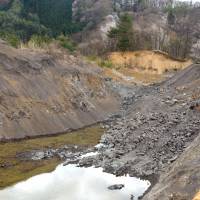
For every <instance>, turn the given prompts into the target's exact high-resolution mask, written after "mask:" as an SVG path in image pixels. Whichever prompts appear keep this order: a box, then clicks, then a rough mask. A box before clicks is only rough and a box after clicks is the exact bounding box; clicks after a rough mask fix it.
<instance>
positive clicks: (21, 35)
mask: <svg viewBox="0 0 200 200" xmlns="http://www.w3.org/2000/svg"><path fill="white" fill-rule="evenodd" d="M81 27H82V24H79V23H76V24H75V23H72V0H59V1H54V0H42V1H40V0H11V1H9V0H1V1H0V36H1V37H3V38H4V39H7V40H9V41H10V42H11V43H12V44H13V45H14V46H16V45H17V43H18V42H19V40H20V41H23V42H26V41H28V40H30V38H31V37H32V36H33V35H39V36H48V37H57V36H59V35H61V34H64V35H67V34H71V33H74V32H77V31H79V30H80V29H81Z"/></svg>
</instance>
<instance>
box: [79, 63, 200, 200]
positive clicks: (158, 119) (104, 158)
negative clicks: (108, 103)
mask: <svg viewBox="0 0 200 200" xmlns="http://www.w3.org/2000/svg"><path fill="white" fill-rule="evenodd" d="M199 98H200V65H192V66H190V67H189V68H186V69H185V70H183V71H181V72H179V73H178V74H177V75H175V76H174V77H172V78H171V79H169V80H168V81H166V82H164V83H162V84H159V85H152V86H148V87H145V88H144V87H141V88H140V90H138V91H136V92H135V95H134V97H133V98H132V99H131V98H129V99H127V100H126V101H125V102H124V107H123V112H121V116H118V117H117V118H116V117H114V118H112V119H110V121H109V122H108V123H107V124H106V125H105V127H106V128H107V131H106V132H105V134H104V135H103V137H102V139H101V143H103V144H104V145H105V146H104V147H103V148H102V149H100V150H99V155H98V156H95V157H88V158H85V159H82V160H81V161H80V162H79V165H80V166H85V165H86V166H89V165H95V166H102V167H103V168H104V170H105V171H107V172H110V173H114V174H116V175H118V176H119V175H123V174H127V173H129V174H130V175H131V176H139V177H144V178H148V179H150V180H151V181H152V184H154V183H156V182H157V181H159V182H158V183H157V184H156V185H155V187H153V189H152V190H151V191H150V192H149V193H148V195H147V196H145V198H144V199H149V200H153V199H170V198H172V197H173V195H174V196H175V197H176V195H178V196H179V197H180V199H181V198H182V199H186V200H189V199H191V198H192V197H193V196H194V195H195V193H196V192H197V191H198V189H199V188H200V182H199V180H200V174H199V171H200V170H199V163H200V160H199V159H200V157H199V155H200V154H199V150H198V149H200V146H199V145H200V143H199V132H200V109H199V106H200V102H199ZM159 177H160V178H159ZM175 197H174V198H172V199H178V198H175Z"/></svg>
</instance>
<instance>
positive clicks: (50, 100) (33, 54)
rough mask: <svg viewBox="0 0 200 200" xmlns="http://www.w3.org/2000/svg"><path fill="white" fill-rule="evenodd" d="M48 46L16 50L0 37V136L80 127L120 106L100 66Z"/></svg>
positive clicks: (43, 132) (93, 121) (10, 137)
mask: <svg viewBox="0 0 200 200" xmlns="http://www.w3.org/2000/svg"><path fill="white" fill-rule="evenodd" d="M49 51H50V52H49V53H46V52H44V51H41V50H40V51H39V50H37V51H36V50H29V49H24V50H23V49H22V50H17V49H14V48H11V47H9V46H7V45H6V44H5V43H4V42H2V41H0V140H4V139H16V138H24V137H32V136H38V135H46V134H48V135H50V134H54V133H61V132H65V131H67V130H70V129H77V128H81V127H84V126H87V125H90V124H94V123H96V122H98V121H102V120H104V119H106V118H107V117H108V116H109V115H110V114H111V113H113V112H115V111H117V109H118V108H119V103H118V100H117V95H116V94H114V93H113V92H112V91H111V90H110V89H109V88H108V87H107V86H106V81H105V80H104V77H102V76H101V75H100V74H101V69H100V68H98V67H97V66H94V65H91V64H89V63H87V62H85V61H83V60H82V59H81V58H79V56H72V55H68V54H66V53H64V52H61V51H59V50H56V49H53V47H52V49H50V50H49Z"/></svg>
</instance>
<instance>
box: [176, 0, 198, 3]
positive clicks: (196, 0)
mask: <svg viewBox="0 0 200 200" xmlns="http://www.w3.org/2000/svg"><path fill="white" fill-rule="evenodd" d="M177 1H191V0H177ZM192 2H193V3H195V2H200V0H192Z"/></svg>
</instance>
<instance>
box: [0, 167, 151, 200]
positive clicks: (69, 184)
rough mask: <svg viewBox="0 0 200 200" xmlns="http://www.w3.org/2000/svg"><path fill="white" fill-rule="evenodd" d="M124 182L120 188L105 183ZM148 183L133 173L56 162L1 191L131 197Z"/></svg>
mask: <svg viewBox="0 0 200 200" xmlns="http://www.w3.org/2000/svg"><path fill="white" fill-rule="evenodd" d="M114 184H124V185H125V187H124V188H123V189H121V190H114V191H111V190H108V188H107V187H108V186H111V185H114ZM149 186H150V183H149V182H148V181H144V180H140V179H137V178H132V177H129V176H127V177H125V176H124V177H115V176H114V175H112V174H108V173H104V172H103V171H102V169H101V168H93V167H90V168H78V167H76V166H75V165H67V166H63V165H59V166H58V167H57V168H56V169H55V171H53V172H51V173H46V174H41V175H38V176H34V177H32V178H30V179H28V180H26V181H24V182H20V183H18V184H16V185H14V186H12V187H8V188H5V189H4V190H1V191H0V199H1V200H130V198H131V195H134V197H135V198H134V200H136V199H137V198H138V197H139V196H141V195H142V194H143V193H144V192H145V191H146V190H147V189H148V187H149Z"/></svg>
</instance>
